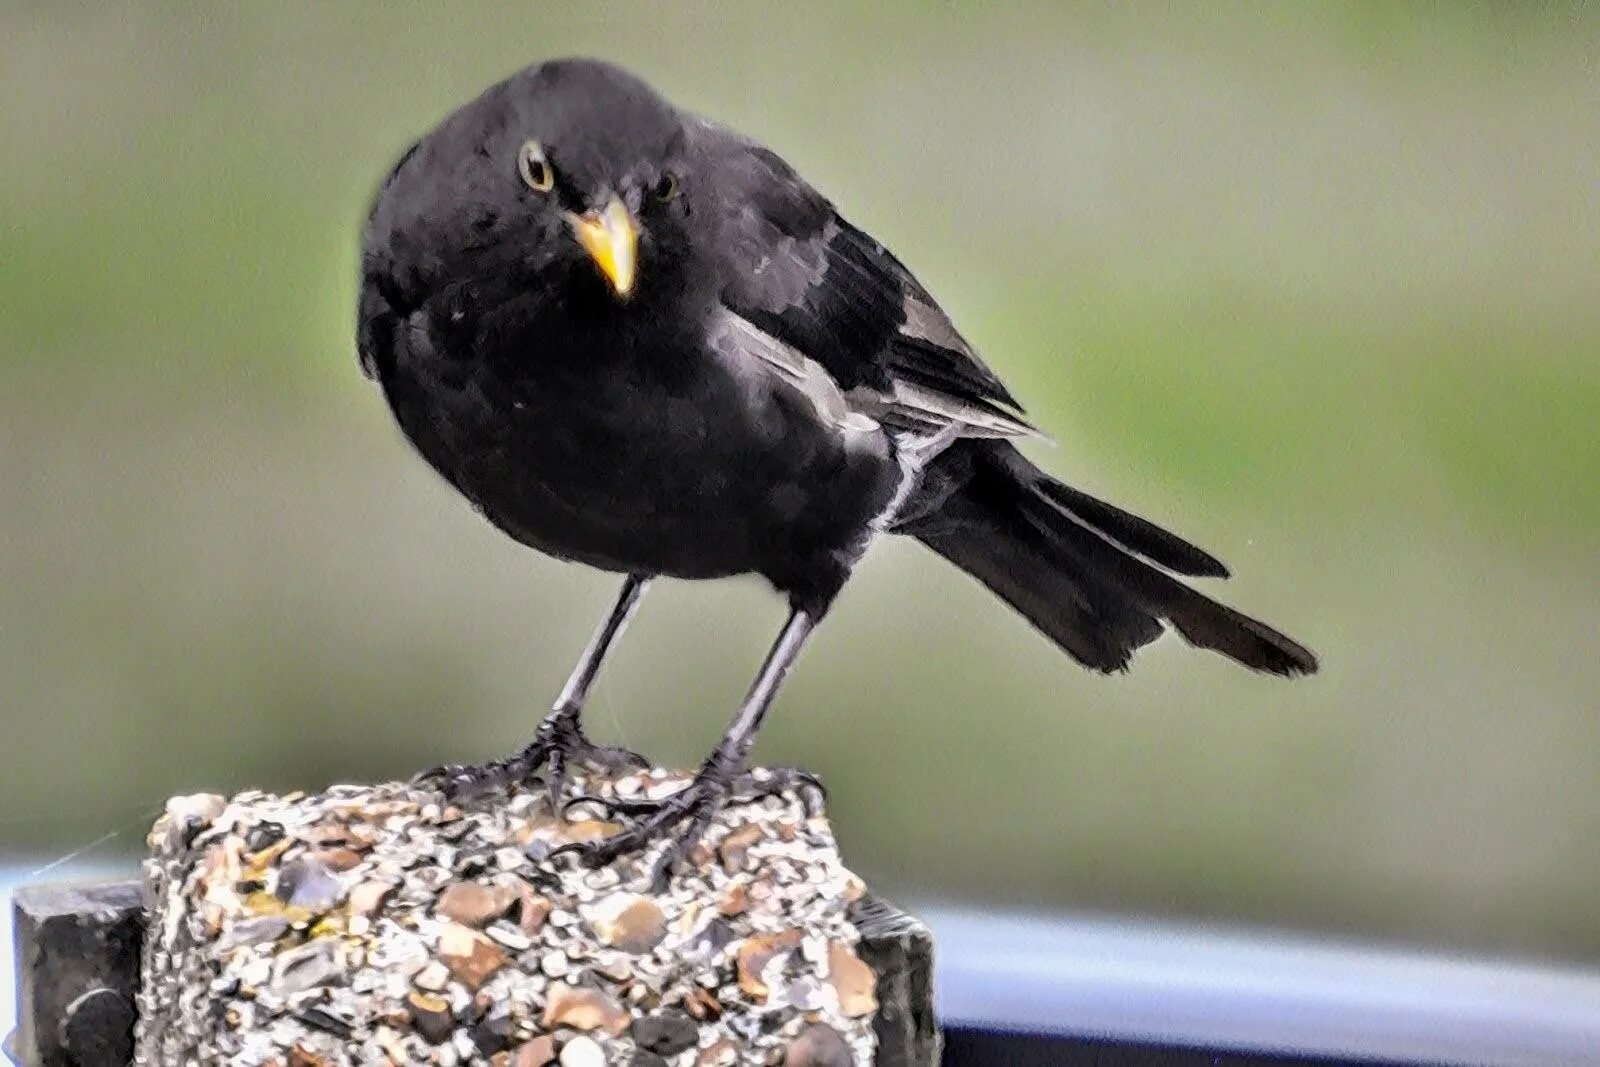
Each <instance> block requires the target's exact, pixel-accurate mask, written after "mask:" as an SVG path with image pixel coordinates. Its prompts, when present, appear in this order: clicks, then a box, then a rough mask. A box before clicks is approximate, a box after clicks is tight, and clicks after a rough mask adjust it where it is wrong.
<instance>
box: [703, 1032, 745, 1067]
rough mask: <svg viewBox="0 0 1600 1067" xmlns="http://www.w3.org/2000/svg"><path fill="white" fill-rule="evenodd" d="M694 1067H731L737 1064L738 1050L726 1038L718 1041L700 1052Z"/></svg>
mask: <svg viewBox="0 0 1600 1067" xmlns="http://www.w3.org/2000/svg"><path fill="white" fill-rule="evenodd" d="M694 1062H695V1067H732V1065H733V1064H735V1063H737V1062H739V1050H738V1049H737V1048H736V1047H734V1044H733V1042H732V1041H729V1040H728V1039H727V1038H725V1037H724V1038H719V1039H718V1040H716V1041H714V1042H712V1043H711V1044H710V1045H707V1046H706V1047H705V1048H703V1049H701V1050H700V1055H699V1056H698V1057H697V1058H696V1059H695V1061H694Z"/></svg>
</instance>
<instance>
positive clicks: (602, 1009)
mask: <svg viewBox="0 0 1600 1067" xmlns="http://www.w3.org/2000/svg"><path fill="white" fill-rule="evenodd" d="M629 1019H630V1016H629V1014H628V1010H627V1009H626V1008H624V1007H623V1006H622V1005H621V1004H618V1003H617V1002H616V1000H614V999H613V998H612V997H611V996H610V995H609V994H606V993H602V992H601V991H600V990H598V989H589V988H586V987H582V986H572V985H567V984H566V983H565V982H556V983H554V984H552V985H551V987H550V990H549V992H548V994H547V995H546V1000H545V1008H544V1018H543V1019H541V1020H540V1025H541V1026H543V1027H544V1028H545V1029H546V1030H553V1029H555V1028H556V1027H558V1026H566V1027H570V1028H572V1029H574V1030H604V1031H605V1032H606V1033H609V1034H611V1035H613V1036H615V1035H617V1034H620V1033H622V1032H623V1031H624V1030H626V1029H627V1028H628V1021H629Z"/></svg>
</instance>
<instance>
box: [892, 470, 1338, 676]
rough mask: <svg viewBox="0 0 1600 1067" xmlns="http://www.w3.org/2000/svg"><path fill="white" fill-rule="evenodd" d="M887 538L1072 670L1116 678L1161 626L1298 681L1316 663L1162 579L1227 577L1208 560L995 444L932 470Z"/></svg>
mask: <svg viewBox="0 0 1600 1067" xmlns="http://www.w3.org/2000/svg"><path fill="white" fill-rule="evenodd" d="M918 496H919V497H920V498H921V499H920V500H918V501H916V502H915V503H914V504H913V506H912V507H911V508H908V509H907V519H906V521H905V522H903V523H902V524H901V526H900V527H899V529H900V530H901V531H902V532H904V533H909V534H911V535H912V536H915V537H916V538H918V539H919V540H920V541H922V542H923V543H924V544H926V545H927V546H928V547H929V548H931V549H933V550H934V551H935V552H937V553H939V554H940V555H941V556H943V557H944V558H946V559H948V560H949V561H950V562H952V563H954V564H955V565H956V566H958V567H960V568H961V569H962V570H964V571H966V572H967V573H968V574H970V575H972V576H973V577H974V578H977V579H978V580H979V581H980V582H982V583H983V584H984V585H986V586H988V587H989V588H990V589H991V590H992V591H994V592H995V593H996V594H997V595H999V596H1000V597H1001V598H1002V599H1003V600H1005V601H1006V603H1008V604H1010V605H1011V606H1012V607H1013V608H1015V609H1016V610H1017V611H1019V612H1021V613H1022V614H1023V615H1024V616H1025V617H1026V618H1027V619H1028V621H1029V622H1031V623H1033V625H1034V626H1036V627H1038V628H1039V630H1041V631H1042V632H1043V633H1044V634H1045V635H1046V636H1047V637H1049V638H1050V639H1051V640H1053V641H1054V642H1055V643H1056V644H1057V645H1060V646H1061V648H1062V649H1063V650H1065V651H1066V652H1067V653H1068V654H1069V655H1071V656H1072V657H1073V658H1074V659H1076V660H1078V661H1079V662H1081V663H1083V664H1084V665H1086V666H1088V667H1093V668H1095V669H1097V670H1102V671H1112V670H1121V669H1124V668H1126V667H1127V665H1128V661H1129V659H1130V658H1131V657H1132V655H1133V652H1134V651H1135V650H1136V649H1138V648H1139V647H1141V646H1143V645H1146V644H1149V643H1150V642H1151V641H1153V640H1155V639H1156V637H1158V636H1159V635H1160V634H1161V632H1162V629H1163V624H1168V625H1171V626H1172V628H1173V629H1175V630H1177V631H1178V633H1180V634H1182V635H1183V637H1184V638H1185V639H1186V640H1187V641H1188V642H1189V643H1190V644H1193V645H1197V646H1199V647H1201V648H1209V649H1213V650H1215V651H1217V652H1220V653H1222V654H1223V655H1224V656H1227V657H1229V658H1230V659H1233V660H1236V661H1238V662H1239V663H1242V664H1244V665H1245V666H1247V667H1253V668H1255V669H1256V670H1262V671H1270V672H1272V673H1273V674H1282V675H1295V674H1310V673H1312V672H1314V671H1315V670H1316V669H1317V658H1316V656H1315V655H1314V654H1313V653H1312V652H1311V651H1310V650H1309V649H1307V648H1305V647H1304V646H1302V645H1300V644H1299V643H1297V642H1295V641H1293V640H1292V639H1290V638H1289V637H1287V636H1285V635H1284V634H1281V633H1279V632H1278V631H1277V630H1274V629H1273V628H1272V627H1270V626H1268V625H1266V624H1265V623H1262V622H1259V621H1257V620H1256V619H1252V618H1250V617H1249V616H1248V615H1244V614H1241V613H1240V612H1237V611H1234V610H1233V609H1232V608H1229V607H1226V606H1224V605H1222V604H1219V603H1217V602H1216V601H1214V600H1212V599H1210V598H1209V597H1205V596H1202V595H1201V594H1200V593H1197V592H1195V591H1194V590H1193V589H1190V588H1189V587H1188V586H1186V585H1184V584H1183V583H1182V582H1180V581H1178V580H1177V579H1176V578H1174V577H1173V575H1174V574H1179V575H1186V576H1189V577H1197V578H1199V577H1215V578H1225V577H1227V574H1228V570H1227V568H1226V567H1224V566H1223V565H1222V563H1221V562H1219V561H1218V560H1217V559H1216V558H1214V557H1213V556H1211V555H1210V554H1209V553H1207V552H1205V551H1203V550H1202V549H1200V548H1197V547H1196V546H1194V545H1192V544H1190V543H1189V542H1188V541H1185V540H1184V539H1183V538H1181V537H1178V536H1177V535H1176V534H1173V533H1170V532H1168V531H1166V530H1164V529H1162V528H1161V527H1159V526H1157V525H1156V524H1154V523H1152V522H1149V521H1148V520H1146V519H1141V518H1139V517H1138V516H1137V515H1132V514H1130V513H1128V512H1126V511H1123V510H1122V509H1121V508H1117V507H1114V506H1112V505H1110V504H1107V503H1105V502H1104V501H1101V500H1097V499H1095V498H1094V497H1092V496H1089V495H1088V494H1086V493H1082V492H1079V491H1078V490H1076V489H1073V488H1071V487H1069V486H1066V485H1063V484H1062V483H1061V482H1058V481H1056V480H1055V479H1053V478H1051V477H1050V476H1049V475H1047V474H1045V473H1044V472H1043V471H1041V470H1039V468H1037V467H1035V466H1034V465H1033V464H1032V463H1030V462H1028V460H1027V459H1026V458H1025V457H1023V455H1022V454H1021V453H1020V452H1018V451H1017V450H1016V449H1015V448H1014V447H1012V446H1011V445H1010V444H1008V443H1005V442H1001V441H963V442H960V443H958V444H957V445H956V446H954V447H952V448H951V449H950V450H948V451H947V452H946V453H945V454H944V455H943V456H941V457H940V458H939V459H938V460H936V461H935V462H934V464H933V465H932V466H931V467H930V468H929V470H928V472H927V473H926V475H925V476H924V490H923V491H922V492H921V493H919V494H918Z"/></svg>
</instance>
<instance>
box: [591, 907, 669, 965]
mask: <svg viewBox="0 0 1600 1067" xmlns="http://www.w3.org/2000/svg"><path fill="white" fill-rule="evenodd" d="M590 925H591V926H593V927H594V932H595V936H597V937H598V938H600V941H601V943H602V944H605V945H610V946H611V947H612V948H615V949H620V950H621V951H623V952H632V953H640V952H649V951H650V950H651V949H653V948H655V947H656V946H657V945H659V944H660V943H661V939H662V938H663V937H666V936H667V917H666V916H665V915H664V914H662V912H661V906H660V905H659V904H657V903H656V902H655V901H653V900H651V899H650V898H649V897H643V896H638V895H637V894H633V893H618V894H617V895H615V896H613V897H608V898H607V899H606V900H604V901H602V902H601V903H600V904H597V905H596V906H595V909H594V914H593V918H592V920H591V923H590Z"/></svg>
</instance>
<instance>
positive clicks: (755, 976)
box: [738, 930, 801, 1004]
mask: <svg viewBox="0 0 1600 1067" xmlns="http://www.w3.org/2000/svg"><path fill="white" fill-rule="evenodd" d="M800 938H801V935H800V931H799V930H785V931H783V932H782V933H779V934H757V935H756V936H755V937H747V938H745V939H744V941H743V942H741V943H740V945H739V953H738V970H739V988H740V989H742V990H744V993H745V995H746V996H748V997H750V998H751V999H752V1000H754V1001H755V1002H756V1003H758V1004H764V1003H766V999H767V994H768V993H769V992H771V991H770V990H769V989H768V988H767V983H766V980H765V979H764V978H763V977H762V972H764V971H765V970H766V969H767V965H768V964H769V963H771V962H772V961H773V960H774V959H776V958H777V957H778V956H781V955H783V954H784V953H786V952H793V951H794V950H795V949H796V948H799V947H800Z"/></svg>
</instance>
